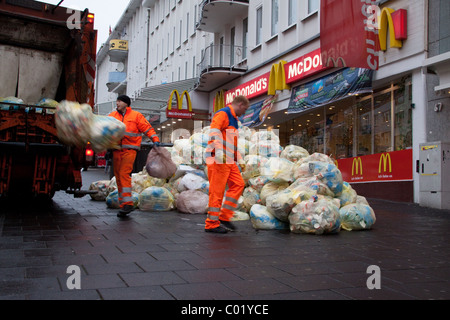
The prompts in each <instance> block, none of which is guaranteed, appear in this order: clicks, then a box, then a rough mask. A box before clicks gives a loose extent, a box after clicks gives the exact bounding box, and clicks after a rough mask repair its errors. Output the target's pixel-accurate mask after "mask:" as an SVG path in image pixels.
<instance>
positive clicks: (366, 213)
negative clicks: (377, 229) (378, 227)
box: [339, 203, 376, 231]
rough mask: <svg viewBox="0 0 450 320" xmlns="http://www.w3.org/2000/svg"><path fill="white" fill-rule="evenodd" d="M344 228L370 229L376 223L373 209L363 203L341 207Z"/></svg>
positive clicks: (349, 229) (348, 229)
mask: <svg viewBox="0 0 450 320" xmlns="http://www.w3.org/2000/svg"><path fill="white" fill-rule="evenodd" d="M339 215H340V219H341V225H342V229H344V230H347V231H352V230H368V229H371V228H372V226H373V225H374V224H375V221H376V217H375V213H374V211H373V209H372V208H371V207H370V206H368V205H366V204H362V203H351V204H348V205H345V206H343V207H341V208H340V209H339Z"/></svg>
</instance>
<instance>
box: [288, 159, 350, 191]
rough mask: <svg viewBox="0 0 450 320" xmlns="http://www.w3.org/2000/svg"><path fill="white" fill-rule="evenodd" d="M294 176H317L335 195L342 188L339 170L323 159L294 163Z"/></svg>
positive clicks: (297, 177) (296, 177)
mask: <svg viewBox="0 0 450 320" xmlns="http://www.w3.org/2000/svg"><path fill="white" fill-rule="evenodd" d="M293 175H294V178H295V179H299V178H308V177H312V176H317V177H318V178H319V179H320V180H321V181H322V182H323V183H324V184H325V185H326V186H327V187H328V188H330V190H331V191H332V192H333V193H334V194H335V195H336V196H338V195H340V194H341V192H342V189H343V186H342V184H343V182H344V181H343V179H342V173H341V171H340V170H339V169H338V168H337V167H336V166H335V165H334V164H331V163H328V162H324V161H309V162H302V163H301V164H299V165H294V174H293Z"/></svg>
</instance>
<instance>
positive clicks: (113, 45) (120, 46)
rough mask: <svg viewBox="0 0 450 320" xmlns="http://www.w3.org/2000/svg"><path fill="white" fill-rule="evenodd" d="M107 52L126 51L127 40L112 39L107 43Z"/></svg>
mask: <svg viewBox="0 0 450 320" xmlns="http://www.w3.org/2000/svg"><path fill="white" fill-rule="evenodd" d="M109 50H121V51H128V40H120V39H114V40H111V41H109Z"/></svg>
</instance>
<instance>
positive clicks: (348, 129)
mask: <svg viewBox="0 0 450 320" xmlns="http://www.w3.org/2000/svg"><path fill="white" fill-rule="evenodd" d="M352 102H353V99H346V100H343V101H337V102H336V103H334V104H330V105H328V106H325V112H326V118H325V123H326V129H325V133H326V135H325V138H326V139H325V143H326V152H325V153H326V154H328V155H330V156H332V157H333V158H335V159H344V158H351V157H353V103H352Z"/></svg>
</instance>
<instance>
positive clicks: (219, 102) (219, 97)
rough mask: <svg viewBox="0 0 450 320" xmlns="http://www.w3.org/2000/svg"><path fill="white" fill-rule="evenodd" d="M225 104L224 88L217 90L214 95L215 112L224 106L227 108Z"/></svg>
mask: <svg viewBox="0 0 450 320" xmlns="http://www.w3.org/2000/svg"><path fill="white" fill-rule="evenodd" d="M225 106H226V104H225V94H224V90H220V91H217V93H216V96H215V97H214V113H216V112H217V111H219V110H220V109H222V108H225Z"/></svg>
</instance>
